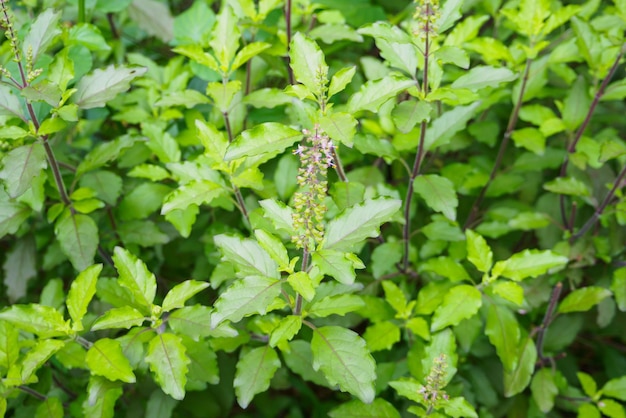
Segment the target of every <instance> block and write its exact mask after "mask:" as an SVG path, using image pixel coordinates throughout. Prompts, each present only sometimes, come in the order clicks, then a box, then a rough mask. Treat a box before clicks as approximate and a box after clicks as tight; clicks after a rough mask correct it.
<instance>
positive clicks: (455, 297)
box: [430, 284, 482, 332]
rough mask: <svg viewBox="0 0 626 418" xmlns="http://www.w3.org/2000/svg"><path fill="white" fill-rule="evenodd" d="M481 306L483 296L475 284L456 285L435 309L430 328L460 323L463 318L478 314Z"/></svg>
mask: <svg viewBox="0 0 626 418" xmlns="http://www.w3.org/2000/svg"><path fill="white" fill-rule="evenodd" d="M481 306H482V296H481V294H480V292H479V291H478V290H477V289H476V288H475V287H474V286H470V285H466V284H462V285H459V286H455V287H453V288H452V289H450V291H448V293H447V294H446V296H445V297H444V298H443V303H442V304H441V306H439V307H438V308H437V309H436V310H435V314H434V315H433V321H432V324H431V325H430V330H431V331H432V332H435V331H439V330H441V329H444V328H445V327H447V326H450V325H452V326H454V325H458V324H459V323H460V322H461V321H462V320H464V319H467V318H471V317H472V316H474V315H476V313H477V312H478V310H479V309H480V307H481Z"/></svg>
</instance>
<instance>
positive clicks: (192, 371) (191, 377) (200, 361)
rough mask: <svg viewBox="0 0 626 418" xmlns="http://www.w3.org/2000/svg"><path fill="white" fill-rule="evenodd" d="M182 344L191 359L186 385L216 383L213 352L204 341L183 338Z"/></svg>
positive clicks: (217, 380) (217, 370) (215, 365)
mask: <svg viewBox="0 0 626 418" xmlns="http://www.w3.org/2000/svg"><path fill="white" fill-rule="evenodd" d="M183 344H185V347H187V357H189V360H191V363H189V372H188V373H187V387H191V386H192V385H195V386H196V387H198V386H201V387H206V384H205V383H209V384H212V385H216V384H218V383H219V382H220V373H219V369H218V365H217V355H216V354H215V352H214V351H213V350H212V349H211V348H210V347H209V346H208V344H206V342H204V341H193V340H191V339H189V338H183ZM159 392H161V391H160V390H159ZM161 393H163V392H161Z"/></svg>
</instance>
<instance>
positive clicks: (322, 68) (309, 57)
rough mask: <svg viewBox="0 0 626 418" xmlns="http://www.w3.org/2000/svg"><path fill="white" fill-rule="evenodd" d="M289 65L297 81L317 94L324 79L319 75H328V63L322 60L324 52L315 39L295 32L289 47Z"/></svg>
mask: <svg viewBox="0 0 626 418" xmlns="http://www.w3.org/2000/svg"><path fill="white" fill-rule="evenodd" d="M289 55H290V60H289V65H290V66H291V69H292V70H293V75H294V77H295V78H296V80H297V81H299V82H300V83H302V84H304V85H305V86H306V88H307V89H309V91H310V92H311V93H313V94H315V95H316V96H319V95H320V93H321V91H322V88H323V87H326V86H325V85H322V84H321V83H322V82H325V81H324V80H320V77H319V75H320V74H324V75H325V76H328V65H326V62H325V60H324V53H323V52H322V50H321V49H320V47H319V46H318V45H317V44H316V43H315V41H313V40H311V39H309V38H307V37H306V36H305V35H303V34H302V33H301V32H297V33H296V34H295V35H294V36H293V39H292V40H291V45H290V48H289Z"/></svg>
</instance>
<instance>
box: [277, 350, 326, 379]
mask: <svg viewBox="0 0 626 418" xmlns="http://www.w3.org/2000/svg"><path fill="white" fill-rule="evenodd" d="M287 346H288V350H286V351H284V352H283V353H282V356H283V359H284V360H285V364H286V365H287V367H289V369H290V370H291V371H292V372H294V373H295V374H297V375H298V376H300V377H302V378H303V379H304V380H306V381H308V382H313V383H315V384H316V385H319V386H323V387H328V388H330V387H331V385H330V384H329V383H328V381H327V380H326V378H325V377H324V374H323V373H322V372H321V371H320V370H314V369H313V367H312V364H313V353H312V352H311V344H309V343H308V342H307V341H303V340H295V341H291V342H289V343H288V345H287Z"/></svg>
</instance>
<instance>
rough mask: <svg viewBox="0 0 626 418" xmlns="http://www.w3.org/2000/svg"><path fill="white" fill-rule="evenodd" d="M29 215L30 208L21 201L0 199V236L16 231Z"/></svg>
mask: <svg viewBox="0 0 626 418" xmlns="http://www.w3.org/2000/svg"><path fill="white" fill-rule="evenodd" d="M29 215H30V209H29V207H28V206H26V205H25V204H23V203H19V202H2V201H0V238H3V237H4V236H5V235H7V234H14V233H15V232H17V230H18V228H19V227H20V225H22V223H23V222H24V221H25V220H26V219H28V216H29Z"/></svg>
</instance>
